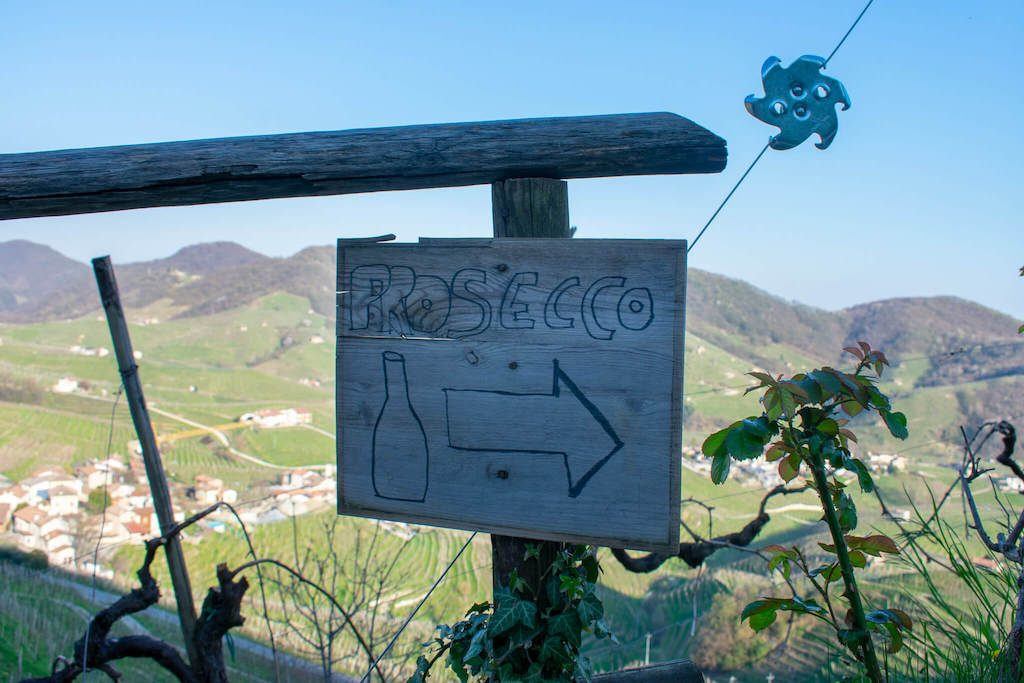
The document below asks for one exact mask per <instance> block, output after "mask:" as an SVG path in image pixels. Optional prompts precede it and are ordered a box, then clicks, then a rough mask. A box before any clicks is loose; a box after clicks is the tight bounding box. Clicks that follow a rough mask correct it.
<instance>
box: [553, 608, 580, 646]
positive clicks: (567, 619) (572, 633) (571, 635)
mask: <svg viewBox="0 0 1024 683" xmlns="http://www.w3.org/2000/svg"><path fill="white" fill-rule="evenodd" d="M582 630H583V622H582V621H580V616H579V614H577V613H576V610H570V611H566V612H562V613H561V614H556V615H555V616H553V617H551V619H549V620H548V633H550V634H551V635H553V636H562V639H563V640H565V641H566V642H567V643H569V644H571V645H572V646H573V647H576V648H578V647H579V646H580V643H581V642H582V639H583V636H582V633H581V631H582Z"/></svg>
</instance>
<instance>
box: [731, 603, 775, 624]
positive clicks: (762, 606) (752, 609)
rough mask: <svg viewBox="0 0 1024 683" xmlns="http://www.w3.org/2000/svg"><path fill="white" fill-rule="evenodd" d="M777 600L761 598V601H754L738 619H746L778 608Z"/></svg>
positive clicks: (744, 609)
mask: <svg viewBox="0 0 1024 683" xmlns="http://www.w3.org/2000/svg"><path fill="white" fill-rule="evenodd" d="M778 603H779V601H778V599H774V598H762V599H761V600H754V601H753V602H751V603H748V604H747V606H746V607H744V608H743V611H742V612H741V613H740V619H741V620H743V619H747V618H748V617H750V616H751V615H754V614H758V613H760V612H764V611H767V610H774V609H777V607H778Z"/></svg>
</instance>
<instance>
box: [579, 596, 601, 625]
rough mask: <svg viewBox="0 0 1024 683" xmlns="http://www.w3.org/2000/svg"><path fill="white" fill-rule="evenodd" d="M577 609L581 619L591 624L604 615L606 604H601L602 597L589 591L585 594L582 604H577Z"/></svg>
mask: <svg viewBox="0 0 1024 683" xmlns="http://www.w3.org/2000/svg"><path fill="white" fill-rule="evenodd" d="M576 611H577V612H578V613H579V615H580V620H581V621H583V623H584V624H586V625H589V624H591V623H593V622H595V621H597V620H598V619H600V618H601V617H603V616H604V605H602V604H601V600H600V598H598V597H597V596H596V595H594V594H593V593H589V594H587V595H584V596H583V598H582V599H581V600H580V604H578V605H576Z"/></svg>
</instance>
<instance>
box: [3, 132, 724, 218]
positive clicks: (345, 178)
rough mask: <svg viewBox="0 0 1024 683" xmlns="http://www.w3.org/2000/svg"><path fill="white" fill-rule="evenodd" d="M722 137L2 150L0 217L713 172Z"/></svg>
mask: <svg viewBox="0 0 1024 683" xmlns="http://www.w3.org/2000/svg"><path fill="white" fill-rule="evenodd" d="M725 162H726V146H725V141H724V140H723V139H722V138H719V137H718V136H716V135H715V134H713V133H712V132H710V131H709V130H707V129H705V128H703V127H701V126H699V125H697V124H696V123H694V122H692V121H690V120H688V119H685V118H683V117H681V116H678V115H675V114H669V113H648V114H614V115H608V116H580V117H564V118H547V119H521V120H510V121H485V122H476V123H448V124H433V125H419V126H402V127H394V128H366V129H359V130H344V131H331V132H313V133H293V134H286V135H265V136H253V137H238V138H219V139H212V140H192V141H183V142H166V143H154V144H143V145H125V146H120V147H98V148H91V149H72V150H60V151H47V152H31V153H24V154H2V155H0V220H6V219H13V218H31V217H36V216H59V215H67V214H79V213H94V212H100V211H119V210H123V209H138V208H145V207H155V206H179V205H188V204H210V203H217V202H234V201H248V200H255V199H271V198H277V197H306V196H317V195H335V194H351V193H358V192H379V191H384V190H413V189H421V188H429V187H455V186H463V185H477V184H484V183H493V182H496V181H500V180H505V179H508V178H524V177H543V178H560V179H569V178H595V177H607V176H623V175H654V174H676V173H717V172H718V171H721V170H722V169H723V168H724V167H725Z"/></svg>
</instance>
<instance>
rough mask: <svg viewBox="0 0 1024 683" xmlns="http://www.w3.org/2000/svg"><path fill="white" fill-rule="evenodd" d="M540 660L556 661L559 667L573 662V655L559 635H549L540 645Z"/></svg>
mask: <svg viewBox="0 0 1024 683" xmlns="http://www.w3.org/2000/svg"><path fill="white" fill-rule="evenodd" d="M540 661H542V662H555V664H557V665H558V666H559V667H565V666H568V665H570V664H572V655H571V654H570V653H569V652H568V651H566V649H565V642H564V641H563V640H562V639H561V638H558V637H557V636H549V637H547V638H545V639H544V644H543V645H541V646H540Z"/></svg>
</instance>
